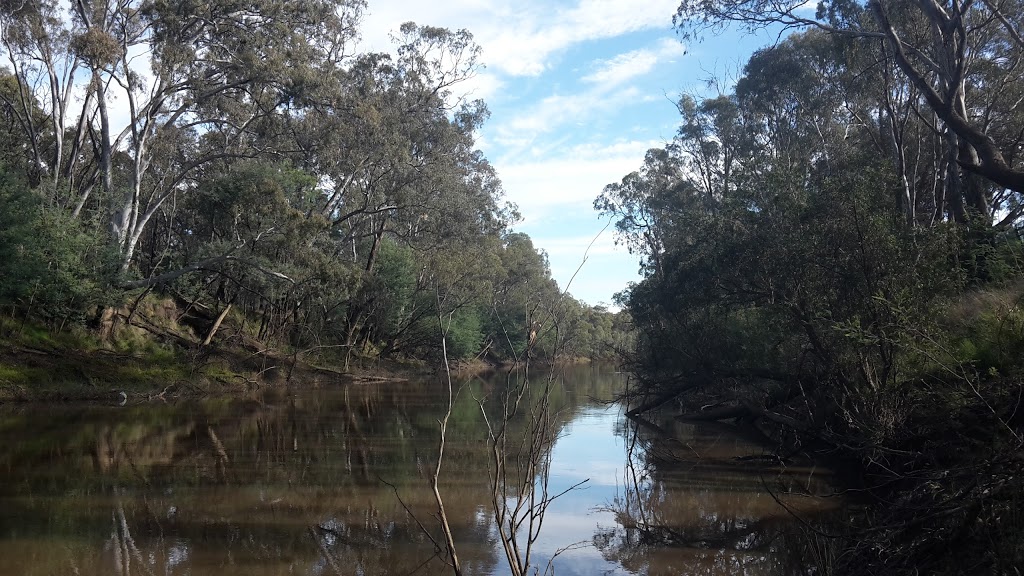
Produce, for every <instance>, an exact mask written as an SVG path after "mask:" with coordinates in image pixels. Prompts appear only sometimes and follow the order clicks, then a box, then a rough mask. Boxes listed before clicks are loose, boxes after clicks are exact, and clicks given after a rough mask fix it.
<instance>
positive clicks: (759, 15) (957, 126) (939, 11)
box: [675, 0, 1024, 224]
mask: <svg viewBox="0 0 1024 576" xmlns="http://www.w3.org/2000/svg"><path fill="white" fill-rule="evenodd" d="M1021 14H1022V10H1021V6H1020V4H1019V3H1018V2H1016V1H1015V0H1007V1H996V0H991V1H988V0H986V1H981V2H956V1H949V2H933V1H930V0H914V1H911V2H895V1H891V0H868V1H866V2H856V1H851V0H838V1H827V2H821V3H819V5H818V9H817V12H815V13H812V12H810V11H809V10H808V7H807V6H806V3H805V2H799V1H787V2H764V1H761V0H685V1H684V2H682V3H680V6H679V9H678V11H677V13H676V16H675V22H676V25H677V26H678V27H679V29H680V30H681V31H682V32H683V33H684V34H685V35H687V36H688V37H691V38H696V37H699V36H700V34H701V33H702V32H703V31H706V30H708V29H713V28H717V27H720V26H723V25H725V24H728V23H731V22H737V23H739V24H740V25H742V26H744V27H745V28H747V29H759V28H764V27H767V26H782V27H785V28H804V27H815V28H818V29H821V30H824V31H826V32H829V33H832V34H834V35H837V36H842V37H845V38H849V39H853V40H855V41H857V42H860V43H865V44H868V45H880V46H881V47H882V50H883V51H884V56H885V60H884V61H883V64H884V62H885V61H887V62H891V63H892V65H893V67H894V69H896V70H899V73H900V79H901V80H902V82H905V83H906V84H908V85H909V90H910V91H912V92H913V93H912V94H910V95H911V96H913V97H917V98H920V101H921V102H922V103H923V104H924V106H925V107H927V110H928V111H929V112H930V113H931V114H934V117H935V118H936V119H937V123H936V124H937V126H936V129H937V130H938V131H940V132H941V133H942V134H943V136H944V139H945V144H946V152H947V154H948V155H949V163H948V170H949V174H948V175H947V177H946V178H947V182H946V187H947V189H948V193H947V194H946V199H947V201H949V202H950V211H951V212H952V216H953V218H954V219H956V220H957V221H960V222H966V221H967V220H968V219H971V218H976V219H978V220H980V221H982V222H985V223H988V222H990V221H991V220H992V218H993V215H994V214H995V213H996V212H997V211H999V210H1004V211H1005V210H1007V209H1008V210H1009V211H1010V213H1009V214H1008V216H1011V218H1010V220H1009V221H1012V220H1014V219H1016V218H1017V217H1018V216H1019V215H1020V209H1019V204H1020V202H1019V198H1017V196H1018V195H1019V194H1021V193H1024V165H1022V164H1021V158H1020V150H1019V149H1020V142H1021V140H1020V134H1021V128H1022V127H1024V124H1022V118H1021V115H1020V102H1019V94H1020V93H1021V89H1022V86H1021V74H1020V67H1021V65H1022V63H1021V58H1022V56H1024V41H1022V36H1021V30H1022V26H1024V22H1022V20H1021ZM890 104H892V103H890ZM897 124H899V121H897ZM897 130H899V126H897ZM897 143H898V142H897ZM974 176H978V177H980V178H983V179H985V180H986V181H988V182H991V183H992V184H991V185H986V184H983V183H977V182H975V181H973V177H974ZM1009 192H1012V194H1010V193H1009ZM907 204H908V206H909V202H907ZM1009 221H1007V220H1006V219H1005V217H1004V218H1003V221H1002V222H1001V223H1003V224H1006V223H1009Z"/></svg>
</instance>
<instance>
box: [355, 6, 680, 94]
mask: <svg viewBox="0 0 1024 576" xmlns="http://www.w3.org/2000/svg"><path fill="white" fill-rule="evenodd" d="M678 5H679V2H678V0H655V1H651V2H643V3H633V2H622V1H621V0H579V1H578V2H575V3H573V4H572V5H569V6H566V5H561V6H558V5H555V6H554V7H552V5H551V3H550V2H547V1H539V0H533V1H524V2H513V1H512V0H451V1H448V2H443V3H428V2H421V3H416V4H410V3H409V2H407V1H405V0H382V1H378V2H372V1H371V3H370V7H369V9H368V11H367V16H366V18H365V21H364V22H365V25H364V26H363V31H364V32H363V33H364V39H363V46H364V47H366V48H369V49H372V50H390V49H391V44H390V42H389V40H388V32H389V31H394V30H397V29H398V27H399V26H400V25H401V24H402V23H403V22H406V21H409V20H412V21H415V22H417V23H418V24H429V25H432V26H445V27H448V28H451V29H459V28H465V29H467V30H469V31H470V32H472V33H473V36H474V38H475V39H476V42H477V43H478V44H480V46H481V47H482V48H483V61H484V63H485V64H487V66H488V67H490V68H491V69H494V70H496V71H499V72H501V73H503V74H506V75H511V76H536V75H538V74H540V73H542V72H544V71H545V70H547V69H549V68H550V66H551V59H552V58H553V57H554V56H555V55H557V54H558V53H560V52H561V51H563V50H565V49H567V48H569V47H571V46H573V45H575V44H579V43H582V42H588V41H594V40H602V39H607V38H614V37H616V36H621V35H623V34H628V33H630V32H636V31H639V30H647V29H656V28H663V29H665V30H668V29H669V27H670V26H671V19H672V14H674V13H675V10H676V8H678Z"/></svg>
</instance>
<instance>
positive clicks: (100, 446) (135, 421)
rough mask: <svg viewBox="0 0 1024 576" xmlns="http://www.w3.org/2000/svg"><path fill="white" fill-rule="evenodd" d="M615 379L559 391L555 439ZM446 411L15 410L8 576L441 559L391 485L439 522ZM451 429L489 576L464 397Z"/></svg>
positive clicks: (464, 509) (358, 565)
mask: <svg viewBox="0 0 1024 576" xmlns="http://www.w3.org/2000/svg"><path fill="white" fill-rule="evenodd" d="M609 383H610V380H608V379H606V380H604V381H598V382H597V383H594V384H588V387H586V388H582V389H581V390H578V391H574V390H571V389H568V388H571V387H566V388H567V389H563V388H561V387H559V388H558V392H557V394H560V395H561V396H559V398H558V399H557V400H555V401H557V402H559V403H560V405H562V406H568V407H571V408H570V409H567V410H565V411H563V413H561V414H560V416H559V418H558V422H557V427H558V429H561V428H562V427H563V426H564V424H565V422H567V421H569V419H571V418H572V417H573V416H574V414H575V410H576V409H577V408H576V407H575V403H576V401H577V400H578V399H579V398H581V397H586V396H590V395H594V394H597V393H600V392H601V390H600V387H603V386H607V385H609ZM497 385H500V384H495V383H493V382H484V381H476V382H474V383H473V384H472V386H476V387H477V390H478V391H479V389H480V387H483V386H497ZM5 410H6V409H5ZM439 413H440V406H439V394H438V390H437V389H436V383H433V382H430V381H420V382H410V383H401V384H396V383H389V384H386V385H370V386H359V385H354V386H350V387H348V388H347V389H344V390H332V391H313V392H309V393H306V392H304V393H302V394H299V395H295V396H289V395H286V394H285V393H283V392H276V391H269V392H267V393H265V394H264V395H263V396H260V397H259V398H257V399H250V400H238V399H224V400H221V399H210V400H204V401H202V402H190V403H183V404H178V405H149V406H137V407H124V408H115V407H103V406H91V407H80V406H79V407H71V406H67V407H58V408H56V409H54V408H53V407H48V408H46V409H45V410H38V411H37V410H35V409H34V408H31V407H20V408H17V409H12V411H10V412H5V413H4V414H3V415H2V416H3V422H4V425H5V428H4V432H5V434H6V435H7V437H8V438H10V440H11V441H10V442H9V443H8V445H7V446H5V447H3V448H2V452H0V507H3V508H4V510H5V513H4V514H2V515H0V534H4V535H5V536H4V538H5V539H3V540H0V558H4V559H5V560H4V562H0V564H2V565H0V575H3V576H6V575H7V574H23V573H24V574H32V573H35V574H52V573H79V574H115V573H116V574H128V573H131V574H148V573H150V572H153V573H159V574H185V573H200V572H202V573H205V572H222V573H224V574H234V573H237V574H250V573H251V574H260V573H266V574H271V573H273V574H277V573H285V572H300V573H314V574H334V573H343V574H349V573H352V574H355V573H372V574H406V573H409V572H411V571H412V570H414V569H416V568H417V567H418V566H419V564H421V563H423V562H424V561H426V560H428V559H430V558H431V557H433V556H434V550H433V549H432V546H431V544H430V543H429V542H427V541H425V539H424V538H423V536H422V534H421V533H420V532H419V530H418V529H417V527H416V526H415V525H414V524H413V523H412V521H411V520H410V519H409V517H408V516H407V514H406V513H405V511H404V510H403V509H402V508H401V506H400V504H399V503H398V502H397V501H396V500H395V498H394V495H393V493H392V492H391V490H390V489H389V488H387V487H386V486H384V485H383V484H382V483H381V479H385V480H387V481H388V482H391V483H393V484H395V485H396V486H397V487H398V488H399V489H400V490H401V491H402V493H403V496H404V497H405V498H406V500H407V503H408V504H409V506H410V508H411V510H412V511H413V512H415V513H417V514H419V515H422V516H427V515H429V514H430V507H429V504H430V503H429V500H428V496H429V495H428V494H427V493H426V491H424V490H423V486H424V483H423V478H422V474H423V473H424V466H426V467H428V468H429V463H430V461H431V456H432V450H433V448H434V446H433V445H434V442H435V441H436V419H437V415H438V414H439ZM452 418H453V420H452V425H451V428H450V430H449V437H448V446H447V448H446V451H447V456H446V464H445V469H444V473H443V475H442V478H441V481H442V482H443V483H444V484H443V485H444V489H445V491H446V493H448V494H453V495H457V497H453V498H449V500H448V501H446V507H447V508H448V514H449V516H450V519H451V522H452V525H453V529H454V531H455V537H456V539H457V540H458V541H459V542H460V548H459V550H460V556H462V557H463V558H462V562H463V565H464V566H465V567H466V573H470V574H475V573H490V572H493V571H494V569H495V567H496V566H497V561H498V557H497V556H496V553H495V552H496V546H495V542H496V540H495V538H496V534H495V532H494V530H493V520H492V517H491V514H490V509H489V508H487V507H486V505H485V503H486V502H488V501H489V498H490V495H491V487H490V485H489V483H488V479H487V473H486V469H487V462H488V458H489V457H490V454H489V453H488V450H487V445H486V443H485V442H482V441H481V440H482V439H484V438H486V435H487V430H486V426H485V425H484V424H483V422H482V419H481V418H480V412H479V408H478V407H477V406H476V404H475V402H474V401H473V399H472V397H471V395H469V394H467V395H466V396H465V397H460V399H459V403H458V404H457V405H456V406H455V409H454V411H453V417H452ZM517 425H518V424H517V423H515V422H514V423H513V427H514V426H517ZM523 429H525V428H523ZM518 430H519V429H516V430H514V431H512V432H511V433H513V434H515V433H518ZM115 486H116V487H120V488H119V491H118V492H117V493H115V489H114V487H115ZM11 534H17V538H18V539H17V540H11V539H9V538H10V536H9V535H11ZM54 543H59V545H58V546H56V547H54ZM101 543H102V544H101ZM54 548H56V549H54ZM140 559H141V560H140ZM438 568H439V566H438V565H436V564H428V565H427V566H426V567H425V569H426V572H425V573H436V572H437V571H438Z"/></svg>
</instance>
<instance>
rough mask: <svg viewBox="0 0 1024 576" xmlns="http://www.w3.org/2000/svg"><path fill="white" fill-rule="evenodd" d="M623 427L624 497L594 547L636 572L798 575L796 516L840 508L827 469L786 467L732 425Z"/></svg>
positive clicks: (643, 423) (638, 423)
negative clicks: (793, 545) (793, 536)
mask: <svg viewBox="0 0 1024 576" xmlns="http://www.w3.org/2000/svg"><path fill="white" fill-rule="evenodd" d="M664 420H665V422H661V423H658V422H651V421H647V420H623V421H621V423H620V425H619V427H618V433H619V434H620V435H621V436H622V437H623V438H624V442H625V444H626V446H627V449H626V467H625V471H624V473H623V490H622V492H621V493H620V494H617V495H616V497H615V498H614V499H613V500H612V501H611V503H610V504H609V506H608V510H609V511H611V512H612V513H613V514H614V515H615V523H614V525H612V526H611V527H605V528H603V529H601V530H599V531H598V532H597V533H596V534H595V536H594V545H595V547H596V548H598V549H599V550H601V552H602V554H603V555H604V557H605V558H606V559H607V560H609V561H612V562H615V563H617V564H619V565H620V566H621V567H622V568H624V569H625V570H627V571H628V572H630V573H637V574H639V573H642V574H709V575H710V574H749V575H755V574H756V575H761V574H797V573H801V568H802V567H801V562H800V560H801V559H800V558H799V557H798V556H795V555H794V554H793V553H792V552H793V551H792V550H790V549H788V543H789V542H788V540H789V539H788V538H787V536H788V535H789V533H790V532H791V530H790V528H791V525H792V523H793V521H794V518H795V517H796V516H801V517H811V516H813V515H815V514H819V513H821V512H824V511H826V510H829V509H831V508H833V507H834V506H836V505H837V502H836V500H835V499H834V498H829V497H828V495H829V494H830V493H831V489H830V487H829V486H828V484H827V482H826V480H827V477H826V476H825V474H824V473H823V471H820V470H817V469H815V468H814V467H812V466H807V465H804V466H799V465H782V464H781V463H779V462H777V461H775V460H774V459H773V458H772V457H771V455H770V454H767V453H766V450H765V448H764V447H763V445H762V444H760V443H758V442H757V441H754V440H752V439H750V438H747V437H745V434H744V433H743V432H742V431H741V430H738V429H735V428H733V427H730V426H725V425H720V424H713V423H700V424H692V423H681V422H677V421H674V420H672V419H670V418H664Z"/></svg>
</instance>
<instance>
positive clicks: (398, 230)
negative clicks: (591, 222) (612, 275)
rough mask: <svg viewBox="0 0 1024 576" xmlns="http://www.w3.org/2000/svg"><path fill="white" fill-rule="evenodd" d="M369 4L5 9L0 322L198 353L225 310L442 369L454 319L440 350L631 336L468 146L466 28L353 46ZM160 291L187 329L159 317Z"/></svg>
mask: <svg viewBox="0 0 1024 576" xmlns="http://www.w3.org/2000/svg"><path fill="white" fill-rule="evenodd" d="M365 8H366V6H365V3H364V2H362V1H361V0H308V1H302V2H286V1H284V0H257V1H255V2H238V1H236V0H216V1H213V2H177V1H163V0H155V1H149V0H147V1H138V2H134V1H130V2H116V3H111V2H72V3H63V2H58V1H55V0H43V1H38V2H5V3H2V4H0V20H2V26H3V35H2V36H3V38H2V41H3V46H2V48H0V52H2V55H3V60H4V63H3V68H2V71H0V130H2V132H3V137H2V140H3V142H4V144H3V145H2V149H0V204H2V206H3V207H4V209H3V211H2V212H0V310H2V315H3V317H4V318H5V319H7V320H6V321H5V322H4V324H3V326H4V331H5V332H6V333H8V334H14V336H12V337H11V338H13V340H14V341H15V342H18V341H19V340H18V338H19V337H22V336H23V335H24V334H26V333H29V332H31V330H29V329H27V328H26V326H29V327H34V330H35V331H36V332H37V333H41V334H42V335H41V336H39V337H38V338H35V343H36V344H37V345H38V344H39V341H52V340H53V338H54V337H58V339H59V337H61V335H66V334H76V333H83V332H84V333H85V334H87V335H90V337H91V335H99V337H100V339H101V341H105V342H108V343H110V342H114V343H115V344H116V343H123V342H126V341H127V340H130V339H129V338H126V337H118V333H122V335H123V334H126V332H125V331H124V330H122V328H125V327H132V326H135V327H138V326H143V327H144V328H145V329H146V330H147V333H146V334H145V335H144V336H145V338H146V339H148V340H152V339H153V337H154V335H155V336H156V339H157V340H158V343H159V344H160V345H161V346H163V345H164V344H167V345H169V346H170V347H171V348H174V349H177V350H179V351H180V350H182V349H184V350H186V351H187V350H195V349H197V348H199V347H202V346H206V345H209V344H211V341H213V343H214V344H216V343H217V342H221V343H223V340H225V338H226V337H219V336H218V334H217V332H218V328H219V327H221V325H222V323H223V325H224V326H228V325H230V326H231V327H232V329H231V330H223V329H222V330H223V332H222V334H221V335H220V336H223V334H225V333H227V334H229V335H232V336H234V337H235V338H236V340H240V341H241V342H242V343H243V344H245V345H246V346H248V347H249V348H252V349H258V350H263V351H264V352H266V351H268V350H270V351H273V352H275V353H277V354H278V355H292V356H293V358H294V357H295V356H298V355H300V354H301V355H305V357H307V358H308V359H311V360H316V361H321V362H326V363H333V364H336V365H338V364H341V363H342V362H343V363H344V365H345V366H348V363H349V361H350V360H351V359H352V358H363V359H366V358H371V359H414V360H428V361H429V362H432V363H435V364H436V360H437V358H438V357H439V355H440V353H441V348H442V346H441V339H442V333H443V335H444V336H445V340H446V348H447V353H448V355H449V356H450V357H451V358H452V359H453V360H469V359H474V358H475V359H481V360H483V361H485V362H487V363H492V364H495V363H504V362H509V361H515V360H517V359H522V358H524V357H525V356H526V355H529V356H530V357H532V358H538V359H544V360H553V359H555V358H565V359H577V358H608V357H610V356H611V355H612V354H613V350H614V349H615V348H620V347H622V346H624V345H625V342H626V340H625V339H623V337H621V336H616V335H617V334H619V335H621V334H625V333H626V332H627V330H625V329H623V328H622V327H623V326H624V325H625V318H624V317H623V316H619V315H616V314H613V313H611V312H609V311H608V310H606V309H605V308H603V307H593V306H589V305H587V304H585V303H583V302H580V301H577V300H575V299H574V298H572V296H571V295H570V294H569V293H568V291H567V290H566V287H561V288H560V287H559V286H557V285H556V283H555V282H554V280H552V278H551V274H550V270H549V267H548V262H547V258H546V255H545V254H544V253H543V252H542V251H539V250H538V249H537V248H536V247H535V246H534V245H533V243H532V241H531V239H530V238H529V237H528V236H526V235H525V234H522V233H518V232H515V231H513V228H512V226H513V225H514V224H515V222H516V221H517V218H518V214H517V212H516V207H515V206H513V205H511V204H510V203H508V202H507V201H506V200H505V199H504V195H503V192H502V188H501V183H500V181H499V178H498V175H497V174H496V173H495V170H494V169H493V167H492V166H491V165H490V164H489V162H488V160H487V159H486V158H485V157H484V156H483V154H482V153H481V152H480V151H479V150H478V149H477V148H476V144H475V138H476V132H477V130H478V129H479V127H480V126H481V124H482V123H483V122H484V121H485V120H486V119H487V116H488V111H487V108H486V105H485V104H484V103H483V102H482V101H480V100H470V99H468V98H467V97H466V96H465V95H464V94H463V93H462V92H460V85H461V83H463V82H464V81H465V80H467V79H469V78H471V77H472V76H473V75H474V74H475V73H476V72H477V70H478V69H479V67H480V62H479V52H480V50H479V47H478V46H477V45H476V44H475V43H474V41H473V38H472V36H471V35H470V34H469V33H468V32H466V31H464V30H460V31H451V30H448V29H444V28H435V27H430V26H417V25H416V24H413V23H408V24H405V25H403V26H402V28H401V30H400V31H399V32H398V33H396V35H395V37H394V41H395V43H396V49H395V51H394V53H393V54H385V53H360V52H357V51H356V50H355V48H354V46H355V44H356V40H357V38H358V36H359V25H360V19H361V15H362V13H363V11H364V10H365ZM167 303H169V304H167ZM165 304H166V305H165ZM168 306H170V307H171V308H174V309H175V310H176V312H175V313H174V314H164V316H173V318H171V320H175V321H181V322H177V324H184V323H186V321H188V320H191V326H190V327H184V326H177V325H176V327H182V328H183V329H182V330H170V329H169V325H170V324H175V322H163V323H161V322H160V319H159V318H155V317H154V315H153V314H151V313H150V312H152V311H153V310H154V309H164V308H167V307H168ZM165 320H166V318H165ZM136 331H138V330H136ZM128 332H131V330H129V331H128ZM22 340H24V338H23V339H22ZM65 340H68V339H67V338H65ZM44 343H45V342H44ZM95 345H96V344H95V343H93V344H90V346H95ZM100 346H106V344H101V345H100ZM37 347H38V346H37ZM57 347H58V348H59V346H57ZM49 349H51V350H52V349H53V346H52V345H51V346H50V348H49ZM17 372H18V371H17V370H16V369H14V368H11V367H8V373H9V374H8V378H7V382H6V383H7V384H12V383H13V384H22V383H23V382H24V380H25V378H22V377H21V376H18V374H17Z"/></svg>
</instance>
